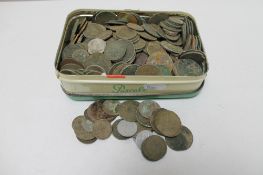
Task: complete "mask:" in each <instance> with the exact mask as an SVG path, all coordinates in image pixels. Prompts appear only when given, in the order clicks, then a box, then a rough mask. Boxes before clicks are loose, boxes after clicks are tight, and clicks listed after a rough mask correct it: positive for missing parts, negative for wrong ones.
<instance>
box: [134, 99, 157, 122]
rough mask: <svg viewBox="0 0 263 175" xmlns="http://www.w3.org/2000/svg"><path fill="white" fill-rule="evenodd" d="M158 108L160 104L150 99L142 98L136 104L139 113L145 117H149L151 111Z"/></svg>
mask: <svg viewBox="0 0 263 175" xmlns="http://www.w3.org/2000/svg"><path fill="white" fill-rule="evenodd" d="M159 108H160V105H159V104H158V103H156V102H155V101H152V100H144V101H142V102H141V103H140V104H139V106H138V110H139V112H140V114H141V115H142V116H143V117H145V118H151V117H152V113H153V111H155V110H157V109H159Z"/></svg>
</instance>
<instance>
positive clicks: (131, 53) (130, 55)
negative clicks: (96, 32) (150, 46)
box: [122, 40, 136, 63]
mask: <svg viewBox="0 0 263 175" xmlns="http://www.w3.org/2000/svg"><path fill="white" fill-rule="evenodd" d="M123 41H125V42H126V43H127V49H126V53H125V55H124V56H123V58H122V61H123V62H126V63H127V62H130V61H133V60H134V59H135V55H136V52H135V47H134V45H133V43H132V42H131V41H127V40H123Z"/></svg>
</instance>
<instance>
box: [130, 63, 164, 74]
mask: <svg viewBox="0 0 263 175" xmlns="http://www.w3.org/2000/svg"><path fill="white" fill-rule="evenodd" d="M135 75H162V72H161V70H160V69H159V68H158V67H157V66H155V65H149V64H148V65H142V66H140V67H138V69H137V71H136V72H135Z"/></svg>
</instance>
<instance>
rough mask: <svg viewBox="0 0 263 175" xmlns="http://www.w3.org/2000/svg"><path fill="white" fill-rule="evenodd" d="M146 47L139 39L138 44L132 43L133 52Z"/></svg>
mask: <svg viewBox="0 0 263 175" xmlns="http://www.w3.org/2000/svg"><path fill="white" fill-rule="evenodd" d="M145 46H146V41H144V40H143V39H139V41H138V42H136V43H134V47H135V50H136V51H137V50H142V49H143V48H144V47H145Z"/></svg>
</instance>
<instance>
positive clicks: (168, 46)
mask: <svg viewBox="0 0 263 175" xmlns="http://www.w3.org/2000/svg"><path fill="white" fill-rule="evenodd" d="M161 45H162V46H163V48H164V49H165V50H167V51H169V52H172V53H178V54H180V53H182V52H183V49H182V48H181V47H179V46H175V45H173V44H170V43H168V42H167V41H161Z"/></svg>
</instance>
